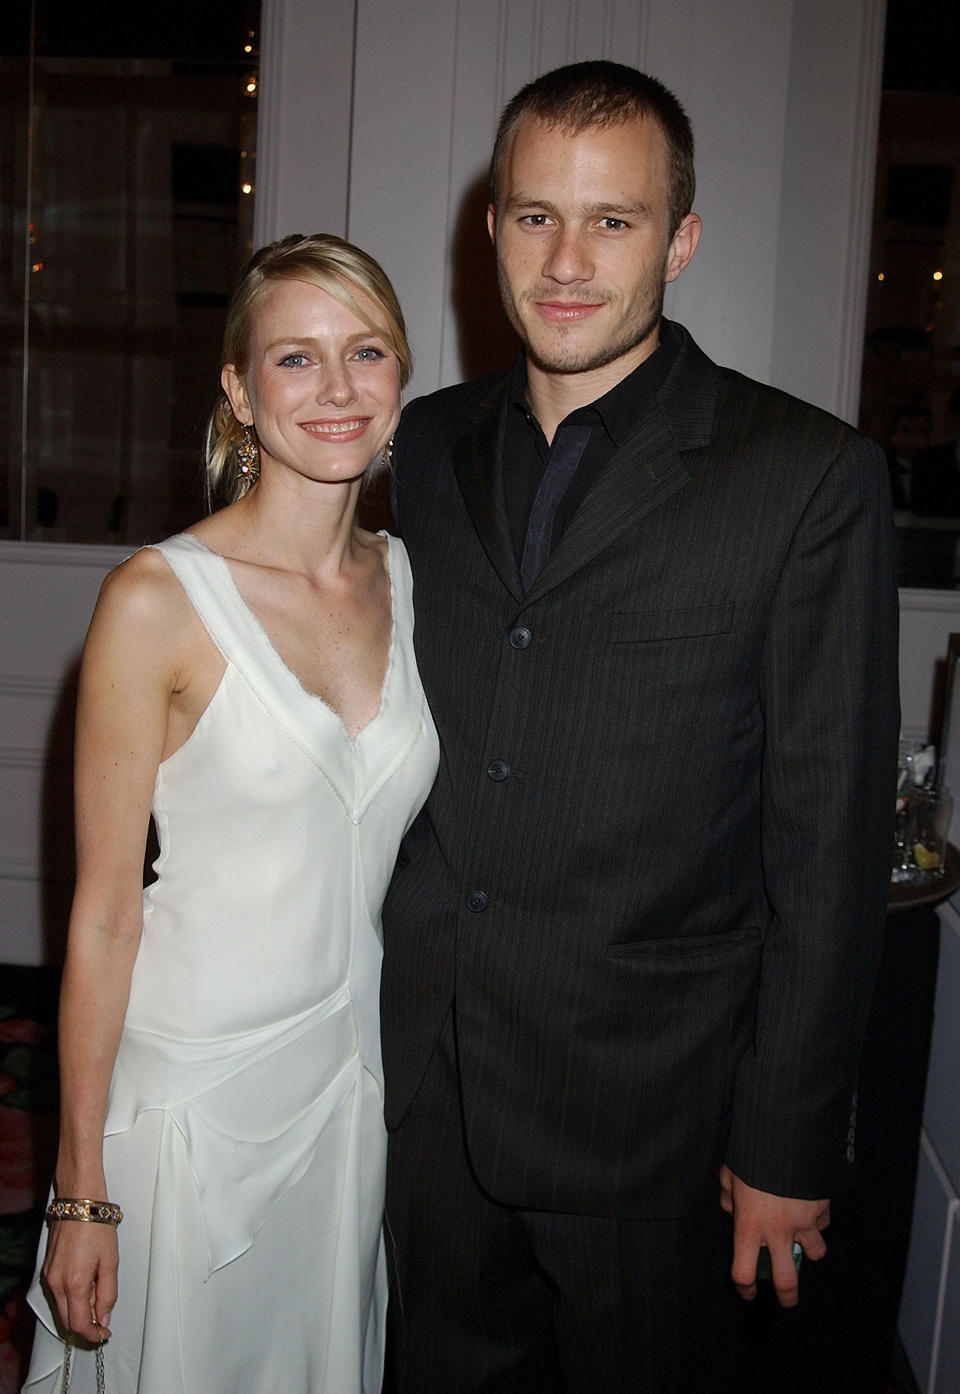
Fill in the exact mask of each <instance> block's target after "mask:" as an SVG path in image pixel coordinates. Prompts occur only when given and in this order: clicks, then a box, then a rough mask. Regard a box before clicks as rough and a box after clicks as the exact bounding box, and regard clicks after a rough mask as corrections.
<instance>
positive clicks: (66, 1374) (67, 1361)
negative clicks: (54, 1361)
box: [60, 1341, 107, 1394]
mask: <svg viewBox="0 0 960 1394" xmlns="http://www.w3.org/2000/svg"><path fill="white" fill-rule="evenodd" d="M72 1364H73V1346H72V1345H70V1343H69V1341H68V1342H67V1346H66V1354H65V1355H64V1357H63V1383H62V1384H61V1386H60V1394H69V1391H70V1367H71V1365H72ZM106 1390H107V1386H106V1383H105V1381H104V1378H103V1346H97V1394H106Z"/></svg>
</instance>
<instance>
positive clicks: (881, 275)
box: [877, 271, 887, 281]
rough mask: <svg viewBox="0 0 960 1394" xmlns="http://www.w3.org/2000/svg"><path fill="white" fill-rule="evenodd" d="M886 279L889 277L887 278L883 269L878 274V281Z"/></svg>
mask: <svg viewBox="0 0 960 1394" xmlns="http://www.w3.org/2000/svg"><path fill="white" fill-rule="evenodd" d="M886 279H887V278H886V276H885V275H884V274H883V272H882V271H880V272H879V273H878V274H877V280H878V281H885V280H886Z"/></svg>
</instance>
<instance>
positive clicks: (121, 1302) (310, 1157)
mask: <svg viewBox="0 0 960 1394" xmlns="http://www.w3.org/2000/svg"><path fill="white" fill-rule="evenodd" d="M388 546H389V563H390V582H391V595H392V604H393V632H392V638H391V644H390V656H389V661H388V667H387V672H386V676H385V679H384V684H383V691H382V693H381V701H380V708H379V711H378V713H377V715H376V716H375V717H374V718H373V720H372V721H371V722H370V723H369V725H367V726H366V727H364V729H363V730H362V731H361V732H360V733H359V735H358V736H357V737H356V738H355V739H353V740H351V739H350V738H349V736H348V734H347V732H346V729H345V727H344V725H343V723H342V721H341V720H340V718H339V716H338V715H337V714H336V712H334V711H333V710H332V709H331V708H330V707H328V706H326V705H325V703H324V702H323V701H321V699H320V698H319V697H316V696H314V695H312V694H311V693H309V692H307V691H306V690H305V689H304V688H303V687H302V686H301V684H300V683H299V681H298V680H297V678H296V677H295V676H294V674H293V673H292V672H291V670H290V669H289V668H288V667H287V666H286V665H285V664H284V662H283V661H282V660H281V658H280V656H279V654H278V653H277V651H276V650H275V649H274V648H273V646H272V644H271V643H270V641H269V639H268V638H267V636H266V634H265V632H264V630H263V629H262V628H261V626H260V624H259V623H258V621H257V620H256V618H255V616H254V615H253V613H252V612H251V611H250V610H249V609H248V607H247V606H246V605H245V604H244V602H243V600H242V598H241V596H240V594H239V591H238V590H237V588H236V585H235V584H234V582H233V579H232V576H231V573H230V569H229V566H228V565H227V563H226V561H225V560H224V559H223V558H222V557H220V556H218V555H217V554H215V553H213V552H211V551H210V550H209V549H208V548H206V547H205V546H204V545H203V544H202V543H201V542H199V541H198V540H197V539H196V538H195V537H193V536H192V535H189V534H183V535H181V536H179V537H174V538H171V539H169V540H168V541H166V542H164V543H162V544H160V546H159V548H158V550H159V551H160V552H161V554H162V555H163V556H164V557H165V558H166V559H167V562H168V563H169V565H170V566H171V567H172V569H173V571H174V572H175V574H176V575H177V577H178V578H179V580H180V582H181V584H182V585H183V587H184V589H185V590H186V592H187V594H188V596H189V597H190V600H191V602H192V604H193V606H194V608H195V609H196V611H197V613H198V614H199V616H200V618H201V620H202V621H203V623H204V625H205V627H206V629H207V631H208V632H209V634H210V636H211V638H212V640H213V642H214V643H215V644H216V646H217V648H218V649H219V650H220V652H221V654H222V655H223V657H224V659H225V660H226V665H227V666H226V670H225V672H224V674H223V678H222V680H221V682H220V685H219V687H218V689H217V691H216V694H215V695H214V697H213V699H212V700H211V702H210V705H209V706H208V707H207V709H206V711H205V712H204V713H203V715H202V717H201V718H200V721H199V722H198V724H197V726H196V728H195V730H194V731H193V733H192V735H191V736H190V738H189V739H188V740H187V742H186V743H185V744H184V745H183V746H182V747H181V748H180V749H179V750H178V751H176V752H175V753H174V754H173V755H172V756H171V757H170V758H169V759H168V760H165V761H164V762H163V764H162V765H161V766H160V769H159V771H158V773H157V781H156V788H155V791H154V799H153V814H154V818H155V821H156V825H157V831H158V835H159V841H160V849H161V850H160V856H159V858H158V860H157V863H156V871H157V874H158V879H157V881H156V882H154V884H153V885H151V886H150V887H149V888H148V889H147V890H146V891H145V892H144V925H143V938H142V941H141V945H140V950H139V953H138V956H137V960H136V965H135V967H134V971H133V980H132V984H131V990H130V1000H129V1005H128V1008H127V1014H126V1019H125V1025H124V1031H123V1036H122V1040H121V1044H120V1049H119V1053H118V1056H117V1062H116V1067H115V1070H114V1075H113V1080H112V1084H111V1090H110V1101H109V1107H108V1113H107V1120H106V1128H105V1133H106V1136H105V1139H104V1164H105V1167H106V1174H107V1182H108V1187H109V1194H110V1199H111V1200H114V1201H117V1202H119V1204H120V1205H121V1206H122V1207H123V1210H124V1215H125V1218H124V1221H123V1223H122V1224H121V1226H120V1228H119V1230H118V1232H117V1236H118V1242H119V1246H120V1275H119V1283H120V1296H119V1299H118V1301H117V1305H116V1307H115V1309H114V1312H113V1315H112V1317H111V1323H110V1325H111V1329H112V1331H113V1335H112V1337H111V1339H110V1341H109V1342H108V1343H107V1345H106V1348H105V1361H106V1387H107V1391H108V1394H360V1391H362V1394H379V1390H380V1383H381V1375H382V1364H383V1321H384V1310H385V1301H386V1279H385V1265H384V1253H383V1240H382V1236H381V1214H382V1207H383V1173H384V1156H385V1133H384V1127H383V1120H382V1070H381V1063H380V1039H379V1023H378V996H379V982H380V958H381V933H380V907H381V903H382V901H383V897H384V894H385V892H386V888H387V884H388V882H389V879H390V875H391V871H392V869H393V864H394V860H395V857H396V853H397V848H398V846H399V844H400V839H401V837H402V836H403V833H404V832H405V830H406V829H407V827H408V826H409V824H410V822H411V821H412V819H413V818H414V816H415V815H416V813H417V811H418V810H419V808H420V806H421V804H422V803H423V801H424V799H425V798H426V795H427V792H428V790H429V788H430V784H431V782H432V780H433V777H434V774H435V772H436V766H437V758H438V749H437V737H436V732H435V730H434V727H433V723H432V721H431V718H430V714H429V711H428V709H427V705H426V700H425V698H424V695H423V689H422V687H421V685H420V679H419V675H418V673H417V668H416V662H415V659H414V653H413V641H412V635H413V609H412V582H411V577H410V567H409V563H408V561H407V556H406V552H405V551H404V549H403V546H402V544H401V543H400V542H398V541H397V540H396V539H394V538H390V539H388ZM95 1199H96V1197H95ZM45 1247H46V1241H45V1236H44V1238H43V1240H42V1242H41V1253H40V1258H41V1260H42V1256H43V1252H44V1250H45ZM38 1272H39V1263H38ZM30 1302H31V1305H32V1306H33V1307H34V1309H35V1311H36V1312H37V1314H38V1317H39V1321H38V1323H37V1335H36V1340H35V1344H34V1352H33V1359H32V1361H31V1366H30V1373H29V1376H28V1379H27V1383H26V1385H25V1386H24V1389H25V1390H30V1391H51V1392H52V1391H55V1390H59V1388H60V1380H61V1366H62V1360H63V1352H64V1347H63V1345H62V1343H61V1342H60V1340H59V1339H58V1338H57V1337H56V1334H55V1331H54V1327H53V1321H52V1317H51V1313H50V1308H49V1305H48V1303H47V1300H46V1298H45V1296H44V1294H43V1291H42V1288H41V1287H40V1285H39V1283H37V1282H36V1281H35V1283H34V1286H33V1288H32V1289H31V1293H30ZM94 1387H95V1386H94V1361H93V1357H92V1355H91V1354H89V1353H88V1352H84V1351H77V1352H75V1354H74V1361H73V1380H72V1384H71V1389H72V1391H73V1392H74V1394H86V1392H87V1391H88V1390H89V1391H92V1390H93V1389H94Z"/></svg>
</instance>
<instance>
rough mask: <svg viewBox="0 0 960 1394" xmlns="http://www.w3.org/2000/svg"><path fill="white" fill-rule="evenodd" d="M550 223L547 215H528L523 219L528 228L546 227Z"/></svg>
mask: <svg viewBox="0 0 960 1394" xmlns="http://www.w3.org/2000/svg"><path fill="white" fill-rule="evenodd" d="M548 221H549V219H548V218H547V215H546V213H528V214H527V215H526V217H524V218H522V219H521V222H524V223H526V224H527V226H528V227H546V225H547V222H548Z"/></svg>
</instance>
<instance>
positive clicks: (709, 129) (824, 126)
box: [257, 0, 884, 419]
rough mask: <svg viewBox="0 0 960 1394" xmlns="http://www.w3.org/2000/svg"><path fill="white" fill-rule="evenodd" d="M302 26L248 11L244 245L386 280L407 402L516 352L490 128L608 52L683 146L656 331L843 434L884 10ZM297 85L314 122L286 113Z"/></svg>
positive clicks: (811, 6) (360, 2) (854, 7)
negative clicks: (269, 245)
mask: <svg viewBox="0 0 960 1394" xmlns="http://www.w3.org/2000/svg"><path fill="white" fill-rule="evenodd" d="M318 8H319V7H317V6H316V5H315V3H314V0H264V26H263V28H264V36H263V50H264V76H263V84H262V102H261V112H260V131H259V152H260V153H259V155H258V167H259V168H258V183H257V191H258V192H257V197H258V205H257V206H258V215H257V231H258V234H259V235H260V236H261V237H262V238H263V239H264V240H266V239H268V238H270V237H275V236H279V235H281V234H283V233H286V232H291V231H318V230H321V229H322V230H326V231H331V232H339V233H341V234H343V233H345V234H346V235H347V236H349V237H350V238H351V239H352V240H354V241H356V242H358V243H360V244H361V245H362V246H364V247H366V248H367V249H368V250H369V251H371V252H372V253H373V254H374V255H375V256H377V257H378V258H379V259H380V260H381V261H382V262H383V263H384V265H385V267H386V269H387V271H388V272H389V273H390V275H391V277H392V278H393V280H394V282H395V284H396V286H397V290H398V292H399V294H400V298H401V301H402V303H403V305H404V309H405V313H406V315H407V318H408V321H409V327H410V331H411V338H412V340H413V345H414V350H415V352H416V355H417V371H416V375H415V378H414V381H413V384H412V388H411V391H412V393H413V394H416V393H418V392H426V391H431V390H432V389H433V388H435V387H437V386H440V385H442V384H444V383H447V382H453V381H456V380H458V379H459V378H461V377H463V376H465V375H470V374H471V372H474V371H480V370H482V369H483V368H485V367H487V366H490V364H491V362H492V361H493V360H494V359H498V361H502V358H503V355H504V353H507V354H509V352H510V348H509V346H508V345H509V344H510V342H511V341H510V340H509V339H504V334H503V330H502V328H500V327H499V326H500V325H502V320H501V319H500V316H499V310H498V307H497V305H496V300H497V297H496V290H495V285H494V280H493V273H492V262H491V257H490V253H489V249H488V247H487V242H486V232H485V228H484V225H483V214H484V209H485V205H486V189H485V183H484V174H485V170H486V163H487V159H488V157H489V152H490V147H491V145H492V141H493V134H494V131H495V128H496V122H497V117H498V115H499V112H500V109H501V108H502V106H503V104H504V103H505V102H506V101H507V100H508V98H509V97H510V96H511V95H512V94H513V93H514V92H515V91H516V90H517V88H518V87H520V86H521V85H522V84H523V83H524V82H526V81H528V80H529V79H530V78H532V77H535V76H536V75H537V74H538V73H540V72H543V71H545V70H546V69H548V68H550V67H555V66H557V65H558V64H561V63H565V62H570V61H574V60H577V59H581V58H600V57H608V58H614V59H617V60H619V61H621V62H625V63H633V64H635V65H636V66H638V67H641V68H644V69H646V70H648V71H650V72H652V73H654V74H656V75H657V76H658V77H660V78H662V80H663V81H664V82H666V83H667V85H668V86H670V87H672V88H673V89H674V90H675V91H676V93H677V95H678V96H679V97H680V99H681V100H682V101H683V102H684V104H685V105H686V106H687V109H688V111H689V113H690V115H691V118H692V120H693V123H694V127H695V130H696V133H697V141H698V158H697V166H698V178H699V196H698V200H697V208H698V211H699V212H700V214H701V215H702V217H703V219H704V223H705V232H704V237H703V239H702V241H701V244H700V248H699V250H698V252H697V256H696V258H695V259H694V262H693V263H692V265H691V267H690V268H689V270H688V271H687V272H686V273H685V275H684V277H683V278H682V279H681V281H680V283H679V285H678V286H677V287H676V288H675V290H674V291H673V293H672V297H671V299H670V300H669V301H668V307H667V310H668V313H670V314H674V315H675V316H676V317H677V318H679V319H681V320H683V322H684V323H685V324H687V326H688V327H689V328H690V329H691V330H692V331H693V333H694V334H695V336H696V337H697V338H698V339H699V340H700V342H701V344H702V346H703V347H704V348H705V349H706V350H707V352H709V353H710V354H712V355H713V356H714V357H716V358H718V359H719V360H721V361H723V362H726V363H729V364H731V365H733V366H734V367H737V368H740V369H741V370H742V371H744V372H747V373H750V374H751V375H753V376H755V377H759V378H762V379H764V380H767V381H772V382H775V383H777V384H778V385H780V386H784V387H787V388H788V389H789V390H791V391H794V392H796V393H797V394H798V395H800V396H803V397H806V398H807V399H808V400H811V401H815V402H817V403H819V404H820V405H823V406H826V407H828V408H829V409H831V410H834V411H837V412H838V413H839V414H841V415H843V416H846V417H847V418H848V419H850V418H853V417H854V416H855V411H856V401H857V394H858V390H859V365H860V346H861V338H862V334H861V325H862V316H863V306H864V299H865V293H866V259H867V255H868V251H869V219H870V210H871V190H872V182H873V166H874V158H875V144H876V124H877V114H878V110H879V82H880V65H881V56H882V30H883V14H884V4H883V0H850V3H848V4H846V5H843V6H837V5H835V4H834V3H832V0H673V3H667V2H666V0H646V3H644V2H643V0H639V2H638V0H487V3H476V4H473V5H460V4H454V3H450V2H449V0H355V3H348V2H347V0H330V3H329V4H327V5H324V6H323V21H322V23H321V22H320V20H319V19H318V15H317V10H318ZM351 20H352V22H351ZM321 30H322V31H323V32H322V33H321ZM305 73H308V74H310V77H309V82H310V84H311V88H312V91H313V92H322V93H323V100H322V102H321V103H317V102H315V101H307V102H306V103H304V102H302V101H296V100H294V99H293V94H295V93H298V92H302V91H303V90H304V86H305V78H304V74H305ZM348 110H349V111H352V124H349V123H348V118H347V113H348ZM484 340H489V341H490V347H489V349H488V348H487V347H486V344H485V343H484Z"/></svg>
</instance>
